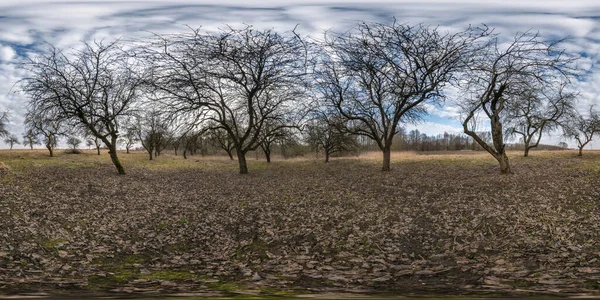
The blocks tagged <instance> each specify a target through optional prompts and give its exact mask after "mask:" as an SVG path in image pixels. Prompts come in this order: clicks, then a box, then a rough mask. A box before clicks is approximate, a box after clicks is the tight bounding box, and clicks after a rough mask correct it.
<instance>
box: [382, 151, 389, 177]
mask: <svg viewBox="0 0 600 300" xmlns="http://www.w3.org/2000/svg"><path fill="white" fill-rule="evenodd" d="M390 158H391V151H390V149H389V148H384V149H383V168H381V170H382V171H386V172H387V171H389V170H390Z"/></svg>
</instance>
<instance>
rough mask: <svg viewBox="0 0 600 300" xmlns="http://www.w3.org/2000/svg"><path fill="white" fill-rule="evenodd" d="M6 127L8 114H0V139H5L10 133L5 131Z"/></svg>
mask: <svg viewBox="0 0 600 300" xmlns="http://www.w3.org/2000/svg"><path fill="white" fill-rule="evenodd" d="M7 126H8V113H7V112H3V113H2V114H0V137H7V136H9V135H10V132H8V129H6V127H7Z"/></svg>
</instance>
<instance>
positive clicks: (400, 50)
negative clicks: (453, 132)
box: [315, 22, 487, 171]
mask: <svg viewBox="0 0 600 300" xmlns="http://www.w3.org/2000/svg"><path fill="white" fill-rule="evenodd" d="M485 35H487V31H486V30H481V31H479V30H473V29H471V28H469V29H467V30H465V31H462V32H458V33H454V34H451V33H444V32H441V31H440V30H439V29H438V28H432V27H428V26H424V25H417V26H410V25H407V24H399V23H396V22H394V23H393V24H380V23H362V24H360V25H358V26H357V27H356V28H354V29H353V30H351V31H349V32H347V33H345V34H342V35H333V34H330V35H326V37H325V42H324V47H323V51H324V55H323V56H322V59H321V61H320V63H319V65H318V68H317V70H316V74H317V75H316V77H315V78H316V81H317V88H318V91H319V92H320V94H321V97H322V98H323V99H325V100H326V101H328V102H329V103H330V105H331V106H333V107H334V108H336V109H337V111H338V113H339V114H340V115H341V116H343V117H344V118H346V119H347V120H349V121H350V122H349V125H350V126H349V127H348V130H349V132H351V133H353V134H358V135H363V136H366V137H369V138H370V139H372V140H373V141H375V143H376V144H377V146H378V147H379V149H381V151H382V152H383V168H382V169H383V170H384V171H389V170H390V152H391V146H392V140H393V137H394V135H396V134H397V133H398V132H399V128H400V126H399V124H400V123H401V122H415V121H418V120H419V119H420V117H421V116H423V115H424V114H426V113H427V111H426V110H425V107H424V106H423V105H424V104H426V103H442V101H443V99H444V94H443V93H442V90H443V88H444V87H445V86H446V85H447V83H449V82H450V81H452V80H453V79H454V78H455V75H456V74H457V72H458V71H459V70H460V68H462V63H463V57H464V56H465V55H467V52H468V51H470V49H471V44H472V43H473V42H474V41H476V40H477V39H479V38H481V37H483V36H485Z"/></svg>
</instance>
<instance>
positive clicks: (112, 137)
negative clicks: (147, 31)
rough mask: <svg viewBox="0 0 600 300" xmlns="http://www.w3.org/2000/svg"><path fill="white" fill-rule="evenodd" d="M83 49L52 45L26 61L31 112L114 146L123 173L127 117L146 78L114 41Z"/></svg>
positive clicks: (25, 89)
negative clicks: (120, 145) (120, 151)
mask: <svg viewBox="0 0 600 300" xmlns="http://www.w3.org/2000/svg"><path fill="white" fill-rule="evenodd" d="M83 46H84V47H83V49H82V50H73V51H71V52H70V53H63V51H62V50H60V49H57V48H55V47H54V46H50V47H49V49H48V50H47V51H46V52H44V53H42V54H40V55H39V56H37V57H33V58H31V59H30V60H29V61H27V62H25V63H23V65H22V67H23V68H24V69H25V70H27V71H28V73H29V77H26V78H24V79H23V80H21V89H22V91H23V92H24V93H25V94H26V95H28V96H29V97H30V101H29V110H30V111H34V112H44V113H45V114H50V113H54V114H55V115H53V116H52V117H53V118H54V119H57V120H64V121H67V122H69V123H70V124H71V125H73V126H76V127H85V128H86V129H88V130H89V131H90V132H91V133H92V134H93V135H94V136H95V137H98V138H99V139H100V140H101V141H102V142H103V143H104V145H106V146H107V147H108V152H109V155H110V158H111V160H112V162H113V164H114V165H115V167H116V168H117V171H118V173H119V174H125V168H124V167H123V165H122V164H121V162H120V160H119V158H118V156H117V139H118V138H119V128H120V123H121V119H122V118H124V117H125V116H127V115H129V114H130V113H131V112H132V110H133V109H134V107H133V105H134V103H135V102H136V101H137V100H138V98H139V97H140V95H141V93H140V91H139V90H140V89H139V88H140V86H141V83H142V80H141V78H140V77H138V76H137V75H136V73H135V72H134V71H137V70H136V65H135V62H134V60H133V59H131V58H129V57H128V56H127V55H124V54H123V51H122V50H121V49H120V48H119V45H118V44H117V43H116V42H114V43H110V44H103V43H102V42H94V43H92V44H88V43H85V44H84V45H83Z"/></svg>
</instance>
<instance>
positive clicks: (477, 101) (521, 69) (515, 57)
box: [459, 32, 572, 173]
mask: <svg viewBox="0 0 600 300" xmlns="http://www.w3.org/2000/svg"><path fill="white" fill-rule="evenodd" d="M556 47H557V43H546V42H544V41H542V40H541V39H540V38H539V37H538V35H537V34H531V33H529V32H526V33H521V34H518V35H517V36H516V37H515V38H514V40H513V41H512V42H509V43H508V45H506V44H504V43H501V42H500V41H499V38H498V36H495V37H493V38H492V39H490V41H489V43H488V44H487V45H485V47H481V48H479V51H477V52H476V55H473V56H471V57H468V58H469V59H470V61H469V62H468V70H467V71H466V72H465V73H464V77H463V80H462V81H461V87H462V93H461V95H462V96H464V98H463V99H462V100H461V101H460V102H459V103H460V104H459V105H460V106H461V107H462V109H463V119H462V123H463V129H464V132H465V133H466V134H467V135H469V136H470V137H472V138H473V139H474V140H475V141H476V142H477V143H478V144H479V145H480V146H481V147H482V148H483V149H485V150H486V151H487V152H489V153H490V154H491V155H492V156H493V157H494V158H495V159H496V160H497V161H498V163H499V164H500V172H501V173H511V169H510V164H509V161H508V157H507V156H506V144H505V137H504V130H503V123H504V122H505V119H506V116H507V115H508V107H509V106H511V105H512V103H515V101H522V98H523V97H522V95H523V94H527V92H528V91H531V87H532V86H537V87H540V88H543V89H545V88H547V87H548V86H552V85H555V84H558V83H560V82H564V80H565V79H566V78H567V75H568V74H567V71H568V70H569V67H568V65H569V63H571V62H572V60H571V59H570V58H568V57H566V56H565V55H564V53H563V52H562V51H559V50H557V49H556ZM481 112H482V113H483V114H482V115H483V116H484V117H486V118H487V120H489V124H490V131H491V136H492V143H491V144H490V143H488V142H486V141H485V140H483V139H482V137H481V135H480V134H478V133H477V132H476V131H475V128H474V127H473V124H475V123H476V122H473V120H474V119H475V117H476V115H478V114H479V113H481Z"/></svg>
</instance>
